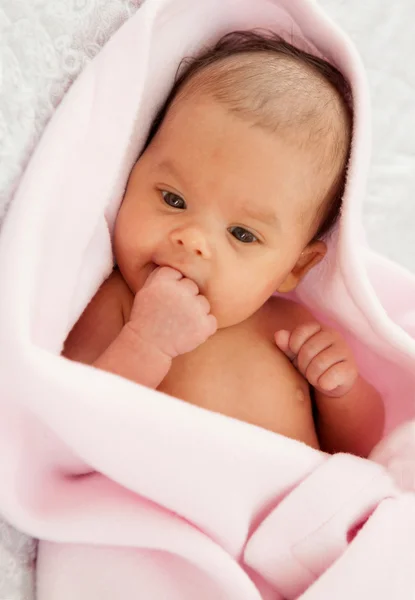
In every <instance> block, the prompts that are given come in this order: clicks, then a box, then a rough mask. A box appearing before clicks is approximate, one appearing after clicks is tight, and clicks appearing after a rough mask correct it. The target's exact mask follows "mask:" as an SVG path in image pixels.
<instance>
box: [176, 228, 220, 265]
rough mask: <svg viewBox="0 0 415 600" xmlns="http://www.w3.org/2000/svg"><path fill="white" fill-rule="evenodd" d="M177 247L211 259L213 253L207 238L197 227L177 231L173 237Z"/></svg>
mask: <svg viewBox="0 0 415 600" xmlns="http://www.w3.org/2000/svg"><path fill="white" fill-rule="evenodd" d="M171 239H172V242H173V244H174V245H175V246H181V247H182V249H183V250H186V251H187V252H191V253H193V254H196V255H197V256H200V257H201V258H210V257H211V252H210V248H209V243H208V241H207V239H206V236H205V235H204V234H203V233H202V231H200V230H199V229H198V228H196V227H187V228H186V229H184V228H183V229H176V230H175V231H173V233H172V235H171Z"/></svg>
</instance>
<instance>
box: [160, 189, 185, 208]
mask: <svg viewBox="0 0 415 600" xmlns="http://www.w3.org/2000/svg"><path fill="white" fill-rule="evenodd" d="M161 195H162V196H163V200H164V202H165V203H166V204H168V205H169V206H171V207H172V208H180V209H183V208H186V202H185V201H184V200H183V198H181V197H180V196H178V195H177V194H174V193H173V192H167V191H166V190H162V192H161Z"/></svg>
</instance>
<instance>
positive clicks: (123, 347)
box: [64, 32, 384, 456]
mask: <svg viewBox="0 0 415 600" xmlns="http://www.w3.org/2000/svg"><path fill="white" fill-rule="evenodd" d="M349 95H350V92H349V88H348V85H347V83H346V81H345V80H344V78H343V76H342V75H341V74H340V73H339V72H338V71H337V69H335V68H334V67H332V66H331V65H329V64H328V63H327V62H326V61H324V60H322V59H319V58H316V57H314V56H311V55H309V54H307V53H305V52H303V51H300V50H298V49H296V48H294V47H293V46H291V45H290V44H288V43H286V42H284V41H282V40H281V39H280V38H278V37H277V36H276V35H274V34H271V33H265V34H263V33H259V32H235V33H233V34H228V35H226V36H225V37H224V38H222V39H221V40H220V41H219V42H218V43H217V44H216V45H215V46H214V47H213V48H211V49H210V50H208V51H206V52H205V53H204V54H203V55H202V56H201V57H199V58H197V59H194V60H192V62H191V63H190V65H187V67H186V69H185V70H184V72H182V74H181V75H180V77H179V78H178V79H177V81H176V83H175V85H174V88H173V89H172V91H171V93H170V95H169V97H168V98H167V101H166V103H165V105H164V106H163V107H162V109H161V111H160V113H159V115H158V117H157V118H156V120H155V122H154V124H153V126H152V129H151V131H150V135H149V139H148V142H147V145H146V147H145V149H144V151H143V153H142V155H141V156H140V158H139V159H138V161H137V163H136V164H135V166H134V168H133V170H132V172H131V175H130V178H129V181H128V186H127V189H126V192H125V196H124V199H123V203H122V205H121V208H120V211H119V214H118V217H117V220H116V224H115V232H114V253H115V258H116V265H117V266H116V268H115V269H114V271H113V273H112V274H111V276H110V277H109V278H108V279H107V281H105V282H104V284H103V285H102V286H101V288H100V289H99V291H98V292H97V294H96V295H95V297H94V298H93V299H92V301H91V302H90V304H89V305H88V306H87V308H86V309H85V311H84V313H83V315H82V316H81V318H80V319H79V321H78V322H77V323H76V325H75V327H74V328H73V330H72V331H71V333H70V334H69V336H68V339H67V340H66V343H65V348H64V355H65V356H67V357H68V358H71V359H73V360H77V361H80V362H84V363H87V364H91V365H94V366H96V367H98V368H101V369H104V370H107V371H112V372H113V373H116V374H119V375H121V376H123V377H126V378H129V379H131V380H133V381H136V382H138V383H140V384H143V385H146V386H149V387H153V388H157V389H158V390H160V391H163V392H165V393H167V394H169V395H171V396H175V397H177V398H180V399H182V400H185V401H187V402H191V403H193V404H196V405H198V406H200V407H204V408H206V409H209V410H213V411H217V412H220V413H222V414H225V415H228V416H231V417H234V418H237V419H241V420H244V421H247V422H249V423H252V424H255V425H258V426H261V427H264V428H266V429H269V430H272V431H275V432H277V433H280V434H283V435H286V436H289V437H291V438H294V439H297V440H301V441H303V442H305V443H307V444H309V445H310V446H312V447H315V448H322V449H323V450H325V451H327V452H336V451H343V452H351V453H354V454H357V455H361V456H367V455H368V453H369V452H370V450H371V448H372V447H373V446H374V444H375V443H376V442H377V441H378V440H379V439H380V437H381V434H382V429H383V420H384V416H383V403H382V400H381V399H380V397H379V395H378V393H377V392H376V390H375V389H374V388H373V387H372V386H371V385H369V383H367V382H366V381H365V380H364V379H363V378H362V377H361V376H360V375H359V373H358V371H357V368H356V364H355V362H354V359H353V356H352V353H351V351H350V349H349V348H348V347H347V345H346V342H345V341H344V340H343V339H342V337H341V336H340V335H339V334H338V333H337V332H336V331H333V330H330V329H328V328H326V327H324V326H322V325H321V324H320V323H318V322H316V320H315V319H314V318H313V317H312V315H310V314H309V313H308V312H307V310H306V309H305V308H303V307H301V306H300V305H298V304H296V303H294V302H292V301H289V300H287V299H286V298H284V297H283V295H284V294H286V293H287V292H290V291H292V290H294V289H295V287H296V286H297V284H298V283H299V282H300V281H301V279H302V278H303V277H304V275H306V273H307V272H308V271H309V270H310V269H311V268H312V267H313V266H314V265H316V264H317V263H318V262H319V261H320V260H321V259H322V258H323V257H324V255H325V252H326V245H325V243H324V238H325V236H326V235H327V233H328V232H329V230H330V229H331V227H332V226H333V225H334V224H335V222H336V219H337V218H338V215H339V211H340V205H341V197H342V193H343V189H344V181H345V169H346V165H347V161H348V156H349V150H350V141H351V130H352V116H351V111H350V108H349V104H348V101H349V99H350V98H349ZM276 291H277V292H279V295H278V296H273V294H274V292H276ZM363 432H365V435H364V434H363ZM367 432H369V433H367Z"/></svg>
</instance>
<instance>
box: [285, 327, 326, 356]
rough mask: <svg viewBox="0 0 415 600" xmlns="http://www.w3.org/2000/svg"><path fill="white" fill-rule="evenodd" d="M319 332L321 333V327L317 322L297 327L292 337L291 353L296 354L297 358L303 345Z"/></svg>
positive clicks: (290, 343)
mask: <svg viewBox="0 0 415 600" xmlns="http://www.w3.org/2000/svg"><path fill="white" fill-rule="evenodd" d="M319 331H321V325H320V323H317V322H316V321H313V322H311V323H304V324H303V325H299V326H298V327H296V328H295V329H294V331H292V333H291V335H290V342H289V346H290V350H291V352H294V354H295V355H296V356H297V355H298V353H299V352H300V349H301V347H302V346H303V344H305V343H306V341H307V340H309V339H310V338H311V337H312V336H313V335H315V334H316V333H318V332H319Z"/></svg>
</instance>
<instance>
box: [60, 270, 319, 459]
mask: <svg viewBox="0 0 415 600" xmlns="http://www.w3.org/2000/svg"><path fill="white" fill-rule="evenodd" d="M133 301H134V296H133V295H132V293H131V291H130V290H129V288H128V286H127V285H126V284H125V282H124V280H123V279H122V276H121V275H120V273H119V271H118V270H115V271H114V272H113V274H112V275H111V277H110V278H109V279H108V280H107V281H106V282H104V284H103V286H102V287H101V289H100V291H99V293H98V294H97V296H96V297H95V298H94V299H93V302H92V303H91V304H90V305H89V306H88V307H87V309H86V310H85V312H84V314H83V315H82V317H81V319H80V320H79V321H78V323H77V325H76V326H75V328H74V329H73V330H72V332H71V334H70V335H69V337H68V339H67V341H66V344H65V349H64V355H65V356H67V357H68V358H71V359H73V360H77V361H79V362H84V363H87V364H95V366H99V367H100V368H104V367H106V368H108V367H110V365H108V364H107V365H105V364H103V362H102V356H103V355H105V351H106V350H107V348H108V347H109V346H110V345H111V343H112V342H114V340H116V339H117V338H119V336H120V333H121V332H122V330H123V328H125V326H126V325H127V324H128V323H129V320H130V316H131V310H132V308H133ZM305 314H306V313H305V312H304V309H302V308H301V307H299V306H298V305H296V304H294V303H292V302H289V301H287V300H284V299H282V298H271V299H270V300H269V301H268V302H267V303H266V304H265V305H263V307H262V308H261V309H260V310H259V311H257V313H255V314H254V315H253V316H252V317H250V318H249V319H247V320H246V321H244V322H242V323H239V324H237V325H234V326H231V327H228V328H225V329H221V330H219V331H217V332H216V333H215V334H214V335H212V336H211V337H209V338H208V339H207V340H206V341H205V342H204V343H203V344H201V345H199V346H198V347H197V348H196V349H194V350H193V351H191V352H187V353H184V354H180V355H178V356H176V357H175V358H173V359H172V362H171V366H169V370H168V372H167V375H166V376H165V377H164V378H163V379H162V381H161V382H160V383H159V384H158V385H157V384H156V385H153V387H156V388H157V389H159V390H160V391H162V392H165V393H167V394H169V395H171V396H174V397H176V398H179V399H181V400H185V401H186V402H190V403H192V404H195V405H197V406H200V407H202V408H206V409H209V410H212V411H215V412H219V413H221V414H224V415H227V416H229V417H234V418H236V419H239V420H242V421H246V422H248V423H251V424H253V425H258V426H260V427H263V428H265V429H269V430H271V431H274V432H276V433H280V434H282V435H286V436H287V437H291V438H294V439H297V440H300V441H303V442H305V443H307V444H308V445H310V446H312V447H315V448H317V447H319V443H318V439H317V435H316V431H315V426H314V422H313V416H312V404H311V399H310V391H309V386H308V384H307V382H306V380H305V379H304V378H303V377H302V376H301V375H300V374H299V372H298V371H297V370H296V369H295V368H294V367H293V365H292V364H291V362H290V361H289V360H288V359H287V357H286V356H285V355H284V353H283V352H281V351H280V350H279V349H278V348H277V347H276V345H275V342H274V341H273V337H274V332H275V331H276V330H277V329H280V328H281V327H282V326H285V327H287V326H288V327H289V328H295V327H296V326H297V325H298V324H299V323H301V322H302V320H303V319H304V316H305ZM115 315H117V318H114V316H115ZM91 331H99V332H100V335H98V336H97V335H90V332H91ZM120 347H121V348H122V349H121V350H120V352H121V353H122V355H123V361H122V362H124V360H125V358H127V356H128V355H129V354H131V351H130V349H129V347H128V342H125V343H124V341H123V340H120ZM142 356H143V354H142V353H140V355H139V356H136V358H135V371H136V380H139V379H140V368H139V365H138V364H137V363H138V361H140V362H141V361H142ZM158 361H159V358H158V357H157V356H153V357H152V360H151V361H149V362H148V364H146V366H145V374H146V377H147V378H148V381H146V382H143V381H142V382H143V383H146V384H150V385H151V384H154V382H155V381H156V380H157V377H158V376H159V373H160V368H159V362H158ZM116 362H118V360H117V361H116ZM120 362H121V360H120ZM162 368H163V367H162ZM108 370H116V369H111V368H109V369H108ZM143 371H144V369H143ZM131 378H134V377H131Z"/></svg>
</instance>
